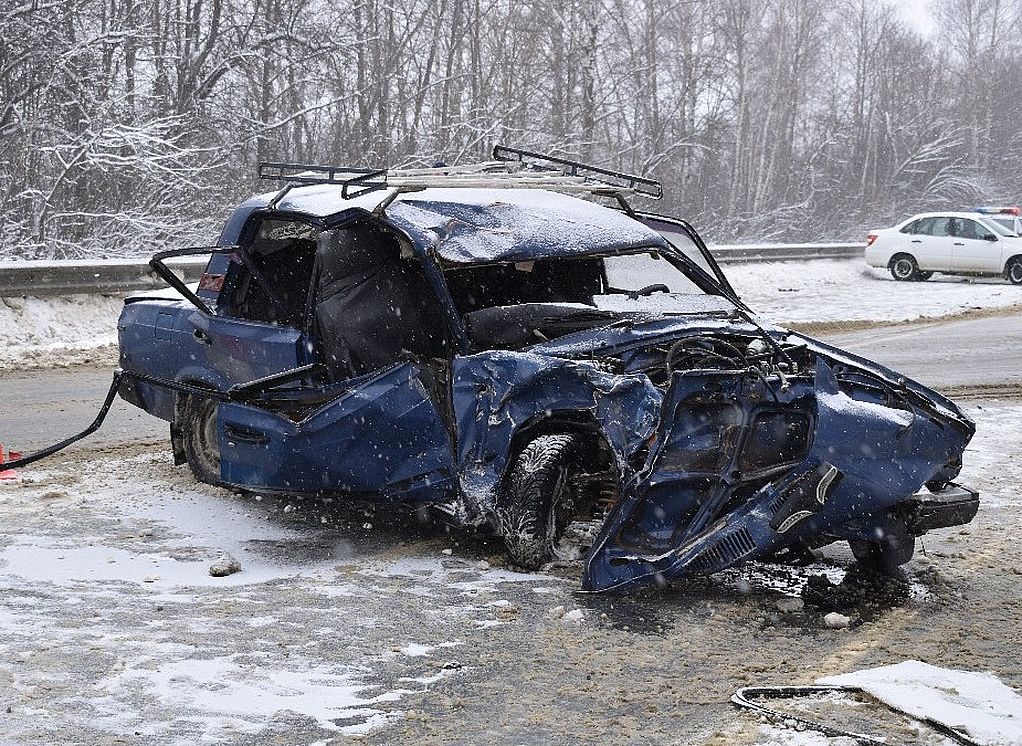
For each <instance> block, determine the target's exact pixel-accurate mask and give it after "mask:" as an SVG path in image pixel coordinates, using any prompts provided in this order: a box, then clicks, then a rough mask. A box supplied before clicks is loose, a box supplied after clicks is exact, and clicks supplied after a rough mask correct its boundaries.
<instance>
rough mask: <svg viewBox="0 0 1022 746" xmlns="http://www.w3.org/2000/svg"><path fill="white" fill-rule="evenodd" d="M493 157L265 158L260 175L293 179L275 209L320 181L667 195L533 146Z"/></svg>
mask: <svg viewBox="0 0 1022 746" xmlns="http://www.w3.org/2000/svg"><path fill="white" fill-rule="evenodd" d="M493 158H494V159H493V160H492V161H484V162H482V163H471V164H466V165H460V166H435V167H433V168H391V169H373V168H361V167H350V166H328V165H321V164H310V163H285V162H263V163H260V164H259V178H260V179H270V180H275V181H286V182H287V184H286V185H285V186H284V188H283V189H281V190H280V191H279V192H277V194H276V195H274V197H273V199H272V200H270V204H269V207H270V209H275V208H276V206H277V205H278V204H279V203H280V201H281V200H282V199H283V198H284V196H285V195H286V194H287V193H288V192H289V191H291V190H292V189H294V188H296V187H301V186H311V185H315V184H336V185H339V186H340V187H341V197H342V198H343V199H351V198H352V197H355V196H358V195H359V194H365V193H366V192H369V191H373V190H376V189H387V188H395V187H396V188H398V189H401V190H403V191H411V190H415V189H425V188H427V187H454V188H458V187H462V188H479V189H494V188H505V189H506V188H532V189H553V190H556V191H560V192H567V193H577V194H595V195H597V196H610V197H616V198H617V199H618V200H621V199H622V198H623V195H624V194H632V193H634V194H643V195H645V196H647V197H652V198H653V199H660V197H661V196H662V195H663V188H662V187H661V185H660V182H659V181H656V180H655V179H650V178H647V177H645V176H637V175H635V174H627V173H622V172H620V171H611V170H609V169H605V168H600V167H599V166H591V165H588V164H584V163H580V162H577V161H570V160H566V159H563V158H556V157H554V156H545V155H541V154H539V153H533V152H531V151H528V150H521V149H518V148H511V147H506V146H503V145H497V146H496V147H494V149H493ZM594 177H596V178H594Z"/></svg>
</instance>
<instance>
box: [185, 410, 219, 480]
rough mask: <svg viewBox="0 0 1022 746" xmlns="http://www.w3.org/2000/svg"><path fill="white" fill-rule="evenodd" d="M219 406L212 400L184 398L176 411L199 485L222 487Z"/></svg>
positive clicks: (188, 459) (190, 466)
mask: <svg viewBox="0 0 1022 746" xmlns="http://www.w3.org/2000/svg"><path fill="white" fill-rule="evenodd" d="M217 405H218V402H217V400H216V399H212V398H209V397H205V396H183V397H182V398H181V399H180V400H179V402H178V408H177V415H178V416H177V425H178V427H179V428H180V430H181V445H182V446H183V448H184V452H185V460H186V461H187V462H188V468H190V469H191V470H192V474H194V475H195V478H196V479H197V480H198V481H200V482H205V483H206V484H219V483H220V440H219V437H218V436H217V426H216V413H217Z"/></svg>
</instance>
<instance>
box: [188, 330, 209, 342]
mask: <svg viewBox="0 0 1022 746" xmlns="http://www.w3.org/2000/svg"><path fill="white" fill-rule="evenodd" d="M192 336H193V337H195V339H197V340H198V341H199V342H201V343H202V344H204V345H211V344H213V339H212V337H210V336H209V335H208V334H206V332H204V331H202V329H196V330H195V331H194V332H192Z"/></svg>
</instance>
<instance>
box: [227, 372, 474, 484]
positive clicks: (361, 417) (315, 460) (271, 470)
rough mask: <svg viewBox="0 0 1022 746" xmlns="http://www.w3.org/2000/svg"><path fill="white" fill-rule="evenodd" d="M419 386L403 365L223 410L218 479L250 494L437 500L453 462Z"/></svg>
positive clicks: (436, 411)
mask: <svg viewBox="0 0 1022 746" xmlns="http://www.w3.org/2000/svg"><path fill="white" fill-rule="evenodd" d="M424 378H426V376H425V375H424V369H423V367H422V366H421V365H419V364H417V363H415V362H412V361H406V362H399V363H395V364H394V365H391V366H388V367H387V368H385V369H383V370H379V371H376V372H374V373H371V374H369V375H367V376H361V377H359V378H356V379H352V380H350V381H345V382H341V383H339V384H333V385H329V386H324V387H321V388H311V389H307V390H306V391H304V392H298V394H297V395H296V394H295V392H293V391H292V392H291V394H292V396H293V398H284V397H283V395H282V394H278V395H277V397H276V398H274V397H270V398H269V399H267V400H264V401H261V402H258V403H244V402H225V403H222V404H220V407H219V411H218V413H217V429H218V435H219V441H220V472H221V477H222V479H223V481H224V482H225V483H227V484H232V485H237V486H242V487H246V488H249V489H270V490H280V491H288V492H296V493H305V494H322V493H338V492H344V493H353V494H357V495H366V496H380V495H383V496H394V497H396V496H401V495H408V494H410V493H413V492H416V491H420V492H423V493H428V494H430V495H432V496H434V497H435V498H436V499H440V498H441V497H443V496H444V495H445V494H446V492H447V490H448V488H449V487H450V485H451V484H452V483H453V475H454V460H453V456H452V447H451V440H450V436H449V433H448V430H447V428H446V427H445V424H444V421H443V419H442V417H441V415H440V408H439V406H438V405H437V403H436V401H435V400H434V398H433V396H431V394H430V391H429V390H428V389H427V386H426V383H425V381H424ZM284 393H286V392H284Z"/></svg>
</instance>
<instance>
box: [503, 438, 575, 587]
mask: <svg viewBox="0 0 1022 746" xmlns="http://www.w3.org/2000/svg"><path fill="white" fill-rule="evenodd" d="M577 451H578V441H577V440H576V438H575V437H574V436H572V435H540V436H539V437H537V438H535V439H533V440H532V441H530V442H529V443H528V445H526V446H525V447H524V448H523V449H522V450H521V452H520V453H519V454H518V456H517V458H516V459H515V461H514V464H513V465H512V467H511V471H510V473H509V474H508V477H507V480H506V482H505V484H504V486H503V489H502V491H501V497H500V501H499V503H498V509H497V520H498V523H499V528H500V533H501V535H502V536H503V538H504V544H505V546H506V547H507V552H508V555H510V557H511V559H512V560H513V561H514V563H515V564H517V565H519V566H521V567H523V568H525V569H526V570H535V569H537V568H539V567H541V566H542V565H544V564H545V563H547V562H549V561H550V560H551V559H553V557H554V547H555V546H556V544H557V541H558V539H559V538H560V537H561V534H563V533H564V529H565V528H566V527H567V525H568V524H569V523H570V522H571V520H572V518H573V517H574V514H575V510H576V506H575V504H574V491H575V490H574V477H575V476H576V475H577V471H578V468H577V465H576V457H577Z"/></svg>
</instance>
